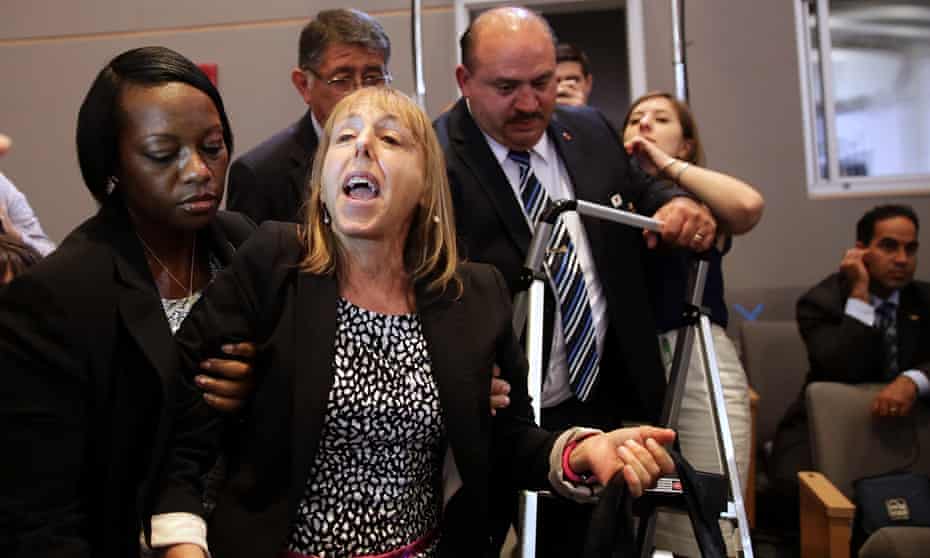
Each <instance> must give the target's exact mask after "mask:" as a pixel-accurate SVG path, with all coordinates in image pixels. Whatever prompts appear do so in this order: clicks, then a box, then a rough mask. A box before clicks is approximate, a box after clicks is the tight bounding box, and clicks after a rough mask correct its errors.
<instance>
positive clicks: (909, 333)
mask: <svg viewBox="0 0 930 558" xmlns="http://www.w3.org/2000/svg"><path fill="white" fill-rule="evenodd" d="M918 230H919V222H918V219H917V215H916V214H915V213H914V210H913V209H911V208H910V207H907V206H901V205H883V206H878V207H875V208H874V209H872V210H870V211H869V212H867V213H866V214H865V215H864V216H863V217H862V218H861V219H860V220H859V223H858V224H857V225H856V246H855V247H854V248H850V249H849V250H847V251H846V254H845V255H844V256H843V260H842V262H841V263H840V270H839V271H838V272H837V273H833V274H832V275H830V276H829V277H827V278H826V279H824V280H823V281H821V282H820V283H818V284H817V285H816V286H814V288H812V289H811V290H810V291H808V292H807V293H806V294H804V296H802V297H801V299H800V300H799V301H798V306H797V315H798V326H799V328H800V330H801V336H802V337H803V338H804V344H805V345H806V346H807V354H808V359H809V360H810V371H809V372H808V375H807V382H806V383H811V382H845V383H851V384H860V383H883V384H886V386H885V388H884V389H883V390H882V391H880V392H879V393H878V395H877V396H876V397H875V399H874V401H873V402H872V413H873V414H874V415H875V417H876V418H878V417H888V416H903V415H908V414H910V412H911V409H912V408H913V406H914V404H915V403H916V402H917V399H918V398H920V397H925V396H927V395H928V394H930V380H928V374H930V284H928V283H925V282H923V281H915V280H914V272H915V270H916V268H917V247H918V242H917V232H918ZM805 387H806V385H805ZM810 467H811V455H810V442H809V434H808V428H807V412H806V409H805V406H804V390H802V391H801V394H800V395H799V396H798V399H797V401H795V403H794V404H793V405H792V406H791V408H789V410H788V412H787V413H786V415H785V418H784V419H782V422H781V423H780V424H779V426H778V431H777V433H776V436H775V444H774V448H773V452H772V464H771V470H772V476H773V477H774V479H775V480H776V482H777V483H778V484H779V487H778V488H780V489H781V491H783V492H784V493H785V494H786V495H788V496H789V497H792V496H793V497H794V498H796V493H797V472H798V471H799V470H804V469H805V468H810ZM794 509H795V511H796V510H797V508H796V507H795V508H794Z"/></svg>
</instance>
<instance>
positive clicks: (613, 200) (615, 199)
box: [610, 194, 623, 209]
mask: <svg viewBox="0 0 930 558" xmlns="http://www.w3.org/2000/svg"><path fill="white" fill-rule="evenodd" d="M610 205H612V206H614V209H620V206H621V205H623V196H621V195H620V194H614V195H612V196H610Z"/></svg>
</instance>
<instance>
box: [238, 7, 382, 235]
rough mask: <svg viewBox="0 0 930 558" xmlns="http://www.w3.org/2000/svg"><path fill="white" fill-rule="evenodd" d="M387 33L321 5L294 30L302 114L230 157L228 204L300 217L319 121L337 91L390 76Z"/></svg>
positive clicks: (359, 16) (363, 17) (253, 213)
mask: <svg viewBox="0 0 930 558" xmlns="http://www.w3.org/2000/svg"><path fill="white" fill-rule="evenodd" d="M390 57H391V40H390V39H389V38H388V36H387V33H385V32H384V28H383V27H381V24H380V23H378V22H377V21H376V20H375V19H374V18H373V17H371V16H370V15H368V14H366V13H364V12H361V11H359V10H352V9H338V10H324V11H321V12H320V13H319V14H317V16H316V18H314V19H313V20H312V21H310V22H309V23H308V24H307V25H306V26H305V27H304V28H303V30H302V31H301V33H300V43H299V49H298V64H297V66H296V67H294V69H293V70H291V83H293V84H294V88H295V89H297V92H298V93H300V96H301V98H302V99H303V100H304V102H305V103H307V106H308V107H309V109H308V110H307V112H306V114H304V116H303V117H302V118H301V119H300V120H298V121H297V122H295V123H294V124H292V125H291V126H288V127H287V128H285V129H284V130H282V131H280V132H278V133H277V134H275V135H273V136H272V137H270V138H268V139H267V140H265V141H264V142H262V143H261V144H259V145H258V146H257V147H255V148H254V149H252V150H251V151H249V152H248V153H246V154H245V155H243V156H242V157H240V158H239V159H238V160H236V161H235V162H234V163H233V164H232V166H231V167H230V169H229V199H228V200H227V206H228V208H229V209H231V210H233V211H239V212H242V213H245V214H246V215H248V216H249V217H251V218H252V220H254V221H255V222H256V223H261V222H262V221H268V220H274V221H292V222H300V221H302V220H303V219H302V216H301V215H300V213H301V208H302V207H303V204H304V202H305V201H306V199H307V196H308V193H309V192H307V191H306V189H307V176H308V174H309V171H310V169H311V168H312V167H313V154H314V153H315V152H316V146H317V141H318V138H319V137H320V133H321V131H322V126H323V125H324V124H325V123H326V119H327V118H328V117H329V113H330V111H331V110H332V109H333V107H334V106H336V103H338V102H339V101H340V100H341V99H342V98H343V97H345V96H346V95H348V94H349V93H351V92H352V91H354V90H355V89H357V88H359V87H367V86H374V85H383V84H385V83H389V82H390V81H391V75H390V74H389V73H388V70H387V64H388V60H389V59H390Z"/></svg>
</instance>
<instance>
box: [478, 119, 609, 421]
mask: <svg viewBox="0 0 930 558" xmlns="http://www.w3.org/2000/svg"><path fill="white" fill-rule="evenodd" d="M482 133H483V132H482ZM484 138H485V139H486V140H487V142H488V145H489V146H490V147H491V151H492V152H494V156H495V157H496V158H497V162H498V163H499V164H500V166H501V168H502V169H503V171H504V174H505V175H506V176H507V180H508V181H509V182H510V187H511V188H512V189H513V194H514V196H516V200H517V203H518V204H519V205H520V207H521V208H523V200H522V198H521V197H520V167H519V165H517V163H516V162H514V161H512V160H510V159H509V158H507V153H508V152H509V149H507V148H506V147H504V146H503V145H501V144H500V143H498V142H497V141H496V140H495V139H494V138H492V137H491V136H489V135H487V134H484ZM530 167H531V168H532V170H533V173H534V174H535V175H536V178H537V179H538V180H539V183H540V184H541V185H542V187H543V188H545V190H546V193H548V194H549V198H550V199H552V200H564V199H572V200H573V199H575V190H574V188H573V187H572V183H571V179H570V178H569V176H568V172H567V171H566V170H565V165H564V164H563V163H562V161H561V159H560V158H559V154H558V152H557V151H556V149H555V146H554V145H553V144H552V142H551V141H549V137H548V136H547V135H546V134H543V136H542V138H540V140H539V142H537V143H536V145H535V146H533V149H531V150H530ZM523 214H524V217H525V216H526V212H525V211H524V213H523ZM561 219H562V221H563V222H564V223H565V228H566V230H567V231H568V235H569V236H570V237H571V239H572V242H573V243H574V245H575V251H576V253H577V255H578V262H579V263H580V264H581V271H582V273H583V274H584V280H585V285H586V286H587V290H588V300H589V302H590V304H591V313H592V317H593V319H594V330H595V332H596V334H597V351H598V356H603V354H604V338H605V337H606V334H607V300H606V299H605V298H604V290H603V288H602V287H601V283H600V280H599V279H598V276H597V270H596V269H595V268H594V258H593V257H592V256H591V247H590V246H589V245H588V237H587V235H586V234H585V230H584V226H583V225H582V223H581V217H580V216H579V215H578V214H577V213H576V212H574V211H568V212H565V213H563V214H562V216H561ZM526 225H527V227H531V228H532V226H531V224H530V222H529V219H527V221H526ZM550 286H552V285H551V280H550ZM552 290H553V292H555V288H554V287H552ZM561 314H562V313H561V309H560V308H559V305H558V304H556V308H555V324H554V327H553V339H552V347H551V351H550V353H549V371H548V373H547V374H546V380H545V382H544V383H543V390H542V401H541V403H540V404H541V405H542V407H554V406H555V405H558V404H559V403H562V402H563V401H565V400H567V399H568V398H570V397H572V389H571V385H570V384H569V381H568V361H567V359H566V350H565V337H564V335H563V334H562V316H561Z"/></svg>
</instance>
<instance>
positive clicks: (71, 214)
mask: <svg viewBox="0 0 930 558" xmlns="http://www.w3.org/2000/svg"><path fill="white" fill-rule="evenodd" d="M207 4H209V6H207V7H204V6H202V5H200V4H196V3H194V4H191V3H189V2H186V1H183V0H162V1H160V2H157V3H152V2H145V1H141V0H120V1H116V0H93V1H89V0H82V1H81V2H74V3H71V2H57V1H52V0H37V1H35V2H16V3H12V5H10V6H4V16H3V17H2V18H0V76H4V79H3V86H2V87H0V131H3V132H4V133H6V134H8V135H9V136H11V137H12V138H13V141H14V145H13V149H12V150H11V151H10V153H8V154H7V155H6V156H5V157H4V158H3V159H2V160H0V170H2V172H4V173H5V174H6V175H7V176H8V177H9V178H10V179H11V180H13V181H14V183H15V184H17V186H19V188H20V189H21V190H23V191H24V192H26V195H27V196H28V198H29V201H30V203H31V204H32V205H33V207H34V209H35V210H36V212H37V213H38V215H39V218H40V219H41V221H42V224H43V226H44V227H45V229H46V232H48V234H49V235H50V236H51V237H52V238H53V239H54V240H56V241H60V240H61V239H62V238H64V236H65V235H66V234H67V233H68V231H70V230H71V229H73V228H74V227H75V226H76V225H77V224H79V223H80V222H81V221H82V220H83V219H85V218H86V217H87V216H89V215H91V214H92V213H93V212H94V210H95V206H94V203H93V201H92V200H91V198H90V195H89V194H88V193H87V192H86V190H85V188H84V186H83V182H82V181H81V177H80V171H79V169H78V166H77V157H76V154H75V148H74V131H75V123H76V119H77V111H78V108H79V107H80V104H81V101H82V100H83V98H84V95H85V94H86V92H87V89H88V88H89V87H90V84H91V82H92V81H93V79H94V77H95V76H96V74H97V72H98V71H99V70H100V68H101V67H103V65H104V64H105V63H106V62H107V61H108V60H109V59H110V58H112V57H113V56H115V55H116V54H119V53H120V52H122V51H124V50H126V49H129V48H133V47H138V46H144V45H153V44H159V45H164V46H167V47H170V48H173V49H176V50H178V51H179V52H181V53H183V54H185V55H186V56H188V57H189V58H191V59H192V60H194V61H195V62H215V63H217V64H218V66H219V72H218V75H219V88H220V92H221V93H222V95H223V100H224V102H225V103H226V109H227V111H228V113H229V117H230V121H231V123H232V128H233V133H234V135H235V144H236V145H235V147H236V149H235V154H234V156H235V155H241V154H242V153H244V152H246V151H247V150H248V149H249V148H251V147H252V146H254V145H256V144H257V143H259V142H260V141H261V140H263V139H265V138H267V137H268V136H270V135H271V134H272V133H274V132H276V131H278V130H280V129H281V128H283V127H284V126H286V125H288V124H290V123H291V122H293V121H295V120H296V119H297V118H299V117H300V116H301V115H302V114H303V112H304V111H305V110H306V105H304V104H303V101H302V100H301V99H300V97H299V96H298V95H297V93H296V91H294V88H293V87H292V86H291V84H290V69H291V67H293V65H294V64H295V63H296V61H297V37H298V34H299V32H300V28H301V27H302V26H303V24H304V23H305V22H306V21H307V20H308V19H309V17H310V16H311V15H313V14H314V13H316V12H317V11H319V10H320V9H325V8H334V7H341V6H343V5H344V4H343V3H342V2H337V1H331V0H330V1H324V2H321V1H315V2H313V3H312V6H311V4H310V3H308V2H298V1H296V0H287V1H286V0H265V1H263V2H208V3H207ZM424 5H425V6H426V10H425V13H424V20H423V21H424V40H425V43H426V44H427V45H428V48H426V49H424V50H425V57H426V58H425V72H426V82H427V87H428V90H427V104H428V109H429V111H430V114H433V115H435V114H438V113H439V111H440V110H441V109H442V107H444V106H445V105H446V104H448V103H449V102H451V101H453V100H454V99H455V98H456V88H455V82H454V79H453V74H452V68H453V65H454V63H455V51H454V49H453V43H452V35H453V34H454V26H453V18H452V5H451V2H450V3H440V2H428V1H427V2H424ZM154 6H157V8H155V7H154ZM355 6H357V7H358V8H360V9H363V10H365V11H368V12H369V13H371V14H373V15H375V16H376V17H377V18H378V19H379V20H380V21H381V23H382V24H383V25H384V27H385V30H386V31H387V33H388V35H389V36H390V37H391V44H392V47H393V52H392V64H391V71H392V73H393V74H394V76H395V79H396V81H395V83H396V85H397V86H398V87H400V88H401V89H403V90H404V91H406V92H408V93H412V92H413V64H412V61H411V60H412V54H411V41H410V37H409V29H410V12H409V2H404V1H397V0H391V1H383V0H382V1H377V0H369V1H367V2H357V3H355ZM47 14H53V16H52V17H49V16H48V15H47Z"/></svg>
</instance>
